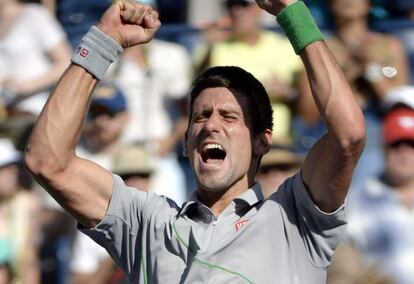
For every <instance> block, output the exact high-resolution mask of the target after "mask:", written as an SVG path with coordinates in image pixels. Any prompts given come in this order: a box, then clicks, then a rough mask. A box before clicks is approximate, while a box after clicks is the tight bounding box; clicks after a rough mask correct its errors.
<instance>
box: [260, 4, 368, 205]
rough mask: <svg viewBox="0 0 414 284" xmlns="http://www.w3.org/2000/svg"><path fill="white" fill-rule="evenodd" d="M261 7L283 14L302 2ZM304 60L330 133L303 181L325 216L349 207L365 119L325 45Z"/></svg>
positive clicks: (311, 48) (309, 50)
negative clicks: (349, 197)
mask: <svg viewBox="0 0 414 284" xmlns="http://www.w3.org/2000/svg"><path fill="white" fill-rule="evenodd" d="M257 2H258V4H259V5H260V6H261V7H262V8H264V9H266V10H267V11H268V12H270V13H272V14H273V15H278V14H279V13H280V11H281V10H282V9H284V8H286V7H287V6H289V5H291V4H293V3H295V2H297V1H296V0H262V1H260V0H258V1H257ZM279 15H280V14H279ZM294 25H295V24H293V26H294ZM295 28H297V27H295ZM302 28H303V26H302ZM300 56H301V58H302V61H303V63H304V65H305V69H306V73H307V76H308V80H309V83H310V86H311V90H312V95H313V98H314V100H315V103H316V105H317V107H318V110H319V113H320V115H321V117H322V118H323V120H324V122H325V123H326V125H327V128H328V133H327V134H326V135H325V136H323V137H322V138H321V139H320V140H319V141H318V142H317V143H316V144H315V145H314V147H313V148H312V149H311V150H310V152H309V154H308V156H307V158H306V160H305V163H304V165H303V169H302V178H303V180H304V182H305V185H306V187H307V188H308V190H309V193H310V195H311V197H312V199H313V200H314V202H315V203H316V205H317V206H318V207H319V208H320V209H321V210H323V211H326V212H332V211H334V210H336V209H337V208H338V207H339V206H340V205H341V204H342V203H343V202H344V200H345V197H346V194H347V192H348V188H349V186H350V183H351V180H352V174H353V171H354V169H355V166H356V163H357V161H358V159H359V157H360V155H361V153H362V150H363V148H364V145H365V123H364V117H363V114H362V112H361V110H360V108H359V106H358V104H357V102H356V100H355V98H354V95H353V93H352V91H351V88H350V87H349V85H348V83H347V81H346V79H345V77H344V75H343V73H342V71H341V69H340V67H339V66H338V64H337V62H336V60H335V58H334V56H333V55H332V53H331V52H330V50H329V49H328V48H327V47H326V45H325V43H324V42H323V41H316V42H313V43H311V44H309V45H307V46H306V47H305V48H303V49H302V50H301V51H300Z"/></svg>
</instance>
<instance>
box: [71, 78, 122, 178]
mask: <svg viewBox="0 0 414 284" xmlns="http://www.w3.org/2000/svg"><path fill="white" fill-rule="evenodd" d="M128 120H129V114H128V111H127V101H126V98H125V96H124V94H123V92H122V91H121V90H120V89H119V88H117V87H116V86H114V85H112V84H108V83H106V82H102V83H100V84H99V85H98V86H97V87H96V88H95V90H94V93H93V97H92V100H91V104H90V108H89V112H88V116H87V120H86V123H85V126H84V129H83V132H82V140H81V143H80V146H79V147H78V148H77V150H76V152H77V154H78V155H79V156H80V157H82V158H87V159H90V160H92V161H94V162H96V163H99V164H100V165H102V166H103V167H104V168H106V169H107V170H112V165H113V156H114V155H115V154H116V153H117V152H118V151H119V149H120V147H121V141H120V138H121V136H122V133H123V132H124V130H125V125H126V124H127V122H128Z"/></svg>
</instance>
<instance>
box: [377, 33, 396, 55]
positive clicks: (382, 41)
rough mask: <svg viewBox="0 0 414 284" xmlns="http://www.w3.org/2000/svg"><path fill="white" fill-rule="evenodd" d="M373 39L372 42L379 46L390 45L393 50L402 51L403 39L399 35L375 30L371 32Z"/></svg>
mask: <svg viewBox="0 0 414 284" xmlns="http://www.w3.org/2000/svg"><path fill="white" fill-rule="evenodd" d="M371 39H372V44H373V45H374V46H377V47H378V48H379V47H381V48H384V46H388V48H389V49H390V50H391V51H400V50H401V49H403V43H402V41H401V40H400V39H399V38H398V37H396V36H394V35H391V34H385V33H377V32H373V33H371Z"/></svg>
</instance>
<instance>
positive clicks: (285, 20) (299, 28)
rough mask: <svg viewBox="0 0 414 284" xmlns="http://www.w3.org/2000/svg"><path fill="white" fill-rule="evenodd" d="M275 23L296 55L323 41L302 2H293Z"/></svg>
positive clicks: (279, 15)
mask: <svg viewBox="0 0 414 284" xmlns="http://www.w3.org/2000/svg"><path fill="white" fill-rule="evenodd" d="M277 22H278V23H279V25H280V26H281V27H282V29H283V30H284V31H285V34H286V36H287V37H288V39H289V41H290V43H291V44H292V46H293V49H294V50H295V53H296V54H300V53H301V52H302V51H303V49H304V48H305V47H306V46H308V45H309V44H311V43H314V42H315V41H320V40H323V35H322V33H321V31H320V30H319V28H318V26H317V25H316V23H315V21H314V20H313V17H312V15H311V13H310V12H309V10H308V8H307V7H306V5H305V4H304V3H303V2H302V1H298V2H295V3H293V4H291V5H289V6H287V7H286V8H284V9H283V10H282V11H280V13H279V14H278V15H277Z"/></svg>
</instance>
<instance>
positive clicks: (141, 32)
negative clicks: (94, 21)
mask: <svg viewBox="0 0 414 284" xmlns="http://www.w3.org/2000/svg"><path fill="white" fill-rule="evenodd" d="M97 26H98V28H99V29H100V30H101V31H103V32H104V33H106V34H107V35H109V36H110V37H112V38H113V39H114V40H116V41H117V42H118V43H119V44H120V45H121V46H122V47H123V48H126V47H130V46H134V45H137V44H140V43H147V42H149V41H150V40H151V39H152V38H153V37H154V34H155V32H156V31H157V30H158V29H159V27H160V26H161V22H160V20H159V19H158V13H157V12H156V11H155V10H153V9H152V7H151V6H148V5H143V4H140V3H139V2H136V1H132V0H115V1H114V2H113V4H112V5H111V6H110V7H109V8H108V9H107V10H106V11H105V13H104V14H103V15H102V18H101V20H100V21H99V23H98V25H97Z"/></svg>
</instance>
